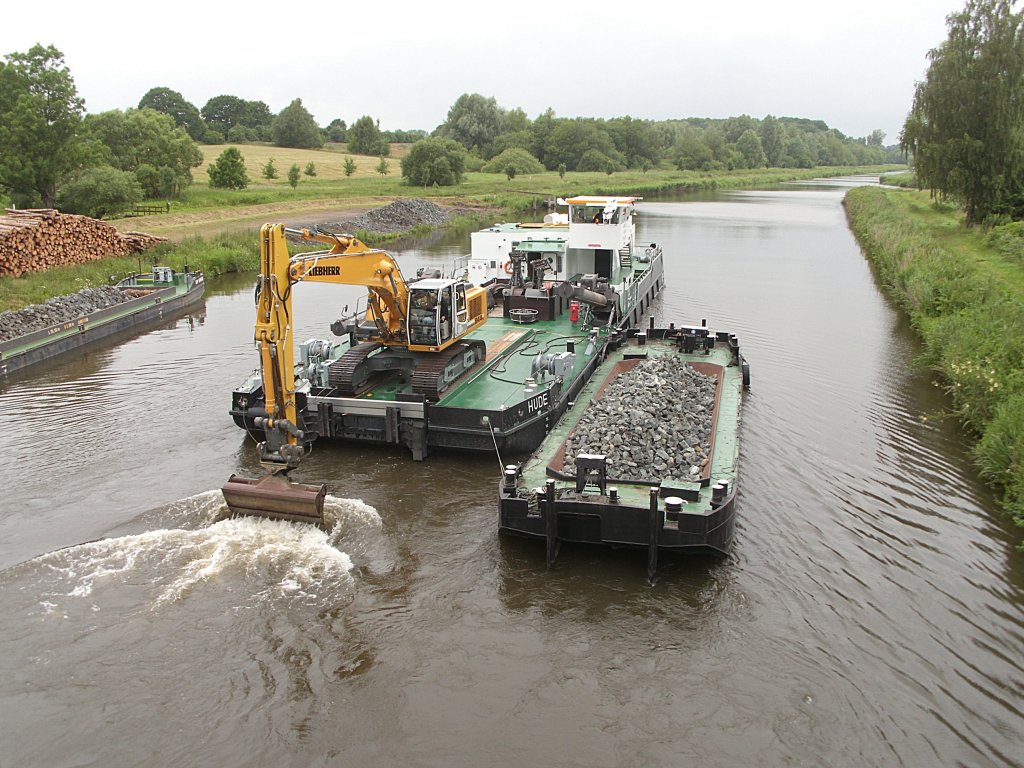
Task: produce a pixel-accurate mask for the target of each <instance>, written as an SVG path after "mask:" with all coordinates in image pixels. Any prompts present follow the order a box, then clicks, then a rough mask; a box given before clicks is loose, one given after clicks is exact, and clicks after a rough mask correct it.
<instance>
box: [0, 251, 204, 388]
mask: <svg viewBox="0 0 1024 768" xmlns="http://www.w3.org/2000/svg"><path fill="white" fill-rule="evenodd" d="M204 286H205V283H204V281H203V274H202V273H201V272H190V271H188V268H187V267H186V270H185V271H184V272H177V271H175V270H174V269H172V268H170V267H153V270H152V272H149V273H146V274H135V275H129V276H128V277H126V278H124V279H123V280H121V281H120V282H118V283H117V284H116V285H108V286H102V287H100V288H87V289H85V290H83V291H79V292H78V293H75V294H72V295H70V296H58V297H56V298H53V299H49V300H47V301H46V302H44V303H42V304H35V305H33V306H30V307H25V308H24V309H19V310H14V311H8V312H3V313H0V377H4V376H6V375H8V374H10V373H13V372H15V371H17V370H20V369H22V368H25V367H26V366H29V365H33V364H35V363H40V362H42V361H44V360H50V359H52V358H55V357H57V356H59V355H64V354H66V353H69V352H73V351H75V350H82V349H85V348H87V347H91V346H93V345H95V344H97V343H100V342H103V341H106V340H109V339H110V338H111V337H113V336H115V335H117V334H124V333H130V332H133V331H136V332H137V331H141V330H144V329H146V328H150V327H152V326H153V325H155V324H157V323H159V322H162V321H165V320H167V319H170V318H174V317H176V316H178V315H180V314H181V313H183V312H185V311H187V310H188V309H191V308H193V307H195V306H196V305H198V304H199V303H200V302H202V300H203V290H204Z"/></svg>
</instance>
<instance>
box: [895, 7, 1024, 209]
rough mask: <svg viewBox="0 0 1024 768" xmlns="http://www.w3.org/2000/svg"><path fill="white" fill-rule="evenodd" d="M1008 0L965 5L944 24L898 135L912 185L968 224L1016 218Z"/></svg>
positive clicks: (1018, 48)
mask: <svg viewBox="0 0 1024 768" xmlns="http://www.w3.org/2000/svg"><path fill="white" fill-rule="evenodd" d="M1012 5H1013V4H1012V3H1011V2H1009V0H968V3H967V5H966V6H965V7H964V10H963V11H961V12H959V13H953V14H950V15H949V16H948V17H947V18H946V25H947V27H948V28H949V39H948V40H946V41H945V42H944V43H942V44H941V45H940V46H938V47H937V48H934V49H932V50H931V51H929V53H928V58H929V60H930V62H931V63H930V64H929V66H928V72H927V73H926V75H925V79H924V80H923V81H922V82H919V83H918V84H917V87H916V89H915V92H914V103H913V107H912V109H911V111H910V114H909V115H908V116H907V120H906V122H905V123H904V125H903V131H902V133H901V134H900V147H901V148H902V149H903V151H904V152H905V153H907V154H909V155H911V156H912V157H913V162H914V167H915V170H916V172H917V179H918V183H919V184H920V185H921V186H922V187H927V188H928V189H930V190H931V192H932V195H933V196H936V197H938V198H939V199H951V200H955V201H958V202H961V203H962V204H963V206H964V211H965V222H966V224H967V225H968V226H970V225H972V224H975V223H977V222H980V221H983V220H984V219H985V218H986V217H987V216H988V215H989V214H991V213H1011V214H1015V215H1016V216H1020V215H1021V214H1024V206H1022V202H1024V200H1022V197H1021V193H1022V191H1024V187H1022V183H1021V180H1020V175H1021V171H1022V170H1024V163H1022V159H1024V137H1022V130H1024V39H1022V14H1021V13H1015V12H1014V11H1013V8H1012Z"/></svg>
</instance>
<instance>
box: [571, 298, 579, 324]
mask: <svg viewBox="0 0 1024 768" xmlns="http://www.w3.org/2000/svg"><path fill="white" fill-rule="evenodd" d="M579 319H580V303H579V302H578V301H570V302H569V320H571V321H572V324H573V325H576V322H577V321H578V320H579Z"/></svg>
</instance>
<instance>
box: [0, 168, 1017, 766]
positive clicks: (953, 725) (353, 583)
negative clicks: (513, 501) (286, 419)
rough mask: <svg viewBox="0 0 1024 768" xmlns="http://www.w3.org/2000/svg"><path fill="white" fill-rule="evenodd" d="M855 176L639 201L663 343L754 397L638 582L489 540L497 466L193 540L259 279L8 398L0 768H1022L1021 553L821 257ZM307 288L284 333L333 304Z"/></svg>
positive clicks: (874, 309)
mask: <svg viewBox="0 0 1024 768" xmlns="http://www.w3.org/2000/svg"><path fill="white" fill-rule="evenodd" d="M857 183H862V182H861V181H859V180H856V179H845V180H833V181H829V182H817V183H809V184H802V185H794V186H790V187H786V188H784V189H781V190H777V191H765V192H729V193H718V194H713V195H705V196H701V197H698V198H693V197H690V198H680V199H679V200H661V201H657V202H652V201H647V202H644V203H643V204H642V205H641V207H640V238H641V240H642V241H652V240H653V241H656V242H659V243H661V244H663V245H664V246H665V252H666V254H667V263H666V277H667V282H668V286H667V288H666V290H665V292H664V293H663V295H662V297H661V298H660V299H659V300H658V301H657V302H656V304H655V306H654V313H655V315H657V317H658V318H659V319H664V320H665V321H666V322H667V321H669V320H674V321H679V322H692V321H695V320H698V319H700V318H707V319H708V323H709V325H711V326H712V327H713V328H715V329H722V330H729V331H732V332H734V333H736V334H737V335H738V336H739V338H740V341H741V344H742V348H743V351H744V353H745V354H746V356H747V358H748V360H749V361H750V362H751V366H752V373H753V388H752V390H751V392H750V394H749V397H748V398H747V400H746V404H745V411H744V423H743V432H742V439H743V443H742V455H741V481H740V497H739V517H738V534H737V539H736V542H735V548H734V550H733V552H732V553H731V555H730V556H728V557H726V558H724V559H714V558H707V559H706V558H700V559H672V558H668V557H663V558H661V564H660V565H661V567H660V573H659V579H658V581H657V583H656V584H655V585H654V586H653V587H651V586H648V585H647V583H646V579H645V563H646V560H645V555H644V554H643V553H640V554H636V553H622V552H608V551H604V550H599V549H588V548H563V552H562V555H561V557H560V560H559V562H558V564H557V565H556V567H555V568H554V569H552V570H550V571H549V570H547V569H546V567H545V564H544V552H543V547H542V546H540V545H538V544H536V543H532V542H522V541H518V540H507V539H503V538H499V536H498V535H497V532H496V500H495V485H496V483H497V479H498V468H499V462H498V460H497V458H496V457H494V456H463V455H457V454H449V455H438V456H432V457H431V458H430V459H429V460H428V461H427V462H423V463H414V462H412V461H411V459H410V458H409V457H408V456H407V455H404V454H403V453H401V452H400V451H397V450H384V449H380V450H378V449H367V448H357V447H350V446H340V447H327V446H323V447H321V446H318V447H317V448H316V450H315V451H314V453H313V454H312V455H311V456H310V457H309V459H308V460H307V461H306V462H305V463H304V464H303V466H302V468H301V469H300V473H299V474H300V476H299V477H298V479H304V480H310V481H312V480H317V481H326V482H327V483H328V484H329V487H330V488H331V492H332V494H333V495H332V496H331V497H330V498H329V500H328V509H329V512H330V515H331V519H332V520H334V521H336V524H335V525H334V527H333V529H332V530H331V532H330V533H325V532H322V531H319V530H316V529H311V528H308V527H304V526H299V525H293V524H288V523H279V522H271V521H260V520H236V521H225V522H219V523H212V522H211V521H212V520H213V519H214V517H215V516H216V515H217V514H218V512H219V511H220V507H221V501H220V498H219V494H218V491H217V489H218V488H219V487H220V485H221V484H222V483H223V482H224V480H225V479H226V478H227V476H228V475H229V474H230V473H231V472H235V471H241V472H249V473H251V472H255V468H256V454H255V449H254V447H253V445H252V443H251V441H249V440H248V439H247V438H246V436H245V435H244V434H243V433H242V432H240V431H239V430H238V429H237V428H236V427H235V426H234V424H233V423H232V422H231V420H230V418H229V417H228V416H227V407H228V401H229V397H228V396H229V393H230V390H231V389H232V387H233V386H234V385H235V384H236V383H238V382H239V381H240V380H241V379H242V378H243V377H244V376H245V375H246V374H247V373H248V372H249V371H250V370H251V368H252V367H253V366H254V365H255V364H256V359H255V356H254V352H253V350H252V345H251V341H250V339H251V330H250V328H251V323H252V319H253V318H252V313H253V308H252V290H251V286H252V277H251V276H241V277H231V278H225V279H220V280H216V281H212V282H211V285H210V290H209V292H208V298H207V300H206V306H205V312H203V313H197V314H195V315H193V316H192V317H191V318H189V319H187V320H186V319H183V320H180V321H178V322H175V323H172V324H169V325H168V326H167V327H165V328H162V329H159V330H156V331H153V332H151V333H148V334H145V335H143V336H140V337H137V338H135V339H132V340H130V341H127V342H125V343H123V344H120V345H118V346H115V347H112V348H109V349H107V350H105V351H102V352H96V353H92V354H90V355H89V356H87V357H85V358H78V359H76V360H74V361H72V362H68V363H63V364H57V365H50V366H47V367H44V368H41V369H38V370H36V371H34V372H32V373H31V375H27V374H26V375H22V376H19V377H15V378H13V379H11V380H10V381H8V382H7V383H5V384H0V424H2V425H3V427H2V432H0V448H2V451H0V454H2V455H3V456H4V457H5V459H6V460H5V461H4V462H3V464H2V465H0V481H2V482H0V487H2V488H3V493H4V496H3V500H2V501H0V568H2V569H3V570H0V613H2V615H3V622H2V624H0V670H2V675H0V767H2V768H14V767H15V766H17V767H19V768H21V767H22V766H46V767H47V768H51V767H54V766H104V767H107V766H137V765H140V764H143V763H145V764H149V765H160V766H163V765H167V766H170V765H174V766H181V765H218V766H223V767H225V768H227V767H228V766H255V765H268V766H269V765H273V766H321V765H322V766H364V765H375V766H439V767H441V766H443V767H444V768H452V767H454V766H481V765H517V766H533V765H545V766H576V765H579V766H584V765H585V766H639V765H644V766H685V765H698V764H699V765H702V766H737V765H751V766H752V765H758V766H779V765H807V766H838V765H851V766H852V765H857V766H928V767H932V766H953V765H963V766H1013V765H1021V764H1024V740H1022V734H1024V674H1022V672H1024V663H1022V654H1021V649H1022V648H1024V615H1022V608H1021V606H1022V602H1024V601H1022V598H1024V555H1022V554H1021V553H1018V552H1016V551H1015V549H1014V546H1015V544H1016V543H1017V541H1018V540H1019V538H1020V531H1019V530H1016V531H1015V530H1014V529H1013V528H1012V526H1010V525H1009V524H1008V523H1007V522H1006V520H1005V518H1004V517H1002V516H1001V514H1000V513H999V512H998V510H997V506H996V504H995V502H994V499H993V497H992V496H991V494H990V493H989V492H988V491H986V490H985V489H984V488H983V487H982V486H980V485H979V484H978V483H977V482H976V481H975V480H974V477H973V474H974V473H973V471H972V467H971V464H970V457H969V449H968V446H967V445H966V444H965V442H964V440H963V438H962V437H961V436H960V434H959V432H958V430H957V428H956V425H955V424H952V423H950V422H949V420H947V419H944V418H943V411H944V408H945V407H946V405H947V403H946V401H945V399H944V396H943V394H942V392H941V391H939V390H938V389H936V388H935V387H934V386H932V384H931V383H930V380H929V376H928V375H927V372H922V371H920V370H917V369H915V368H914V366H913V361H914V358H915V356H916V355H917V353H918V351H919V350H918V347H917V344H916V342H915V341H914V338H913V336H912V334H911V333H910V332H909V330H908V328H907V327H906V325H905V323H904V322H903V321H902V319H901V318H900V316H899V314H898V313H897V312H896V311H895V310H894V308H893V307H892V306H891V304H890V303H889V302H888V301H887V300H886V299H885V298H884V297H883V296H882V295H881V294H880V293H879V291H878V289H877V288H876V286H875V283H874V280H873V277H872V274H871V270H870V268H869V266H868V265H867V263H866V262H865V260H864V259H863V257H862V256H861V254H860V253H859V251H858V249H857V246H856V243H855V242H854V240H853V237H852V236H851V234H850V233H849V231H848V230H847V228H846V225H845V220H844V217H843V212H842V208H841V205H840V202H841V199H842V195H843V194H844V193H845V191H846V189H847V188H849V186H851V185H854V184H857ZM467 245H468V236H467V235H466V233H450V234H446V235H443V236H441V237H439V238H434V239H432V240H431V241H429V242H426V241H425V242H419V243H416V244H414V245H412V246H410V247H408V248H405V249H401V250H399V251H398V254H399V259H400V261H401V263H402V265H403V268H405V269H406V270H407V271H410V270H413V269H415V267H416V266H423V265H427V266H432V265H441V264H443V263H445V262H446V261H447V260H448V259H449V258H450V257H452V256H454V255H458V254H461V253H462V252H463V251H464V250H465V249H466V247H467ZM303 289H304V290H305V289H310V290H309V291H308V292H307V293H306V295H305V297H300V298H299V299H298V308H297V310H296V315H297V319H296V323H297V325H298V326H299V329H300V330H299V332H298V333H297V336H298V337H299V338H305V337H308V336H313V335H323V331H322V328H323V327H324V325H325V324H326V323H328V322H329V321H330V320H331V319H333V318H334V317H335V316H336V315H337V314H338V311H339V309H340V306H341V304H344V303H351V302H353V301H354V300H355V297H356V296H357V294H358V293H359V292H358V291H356V290H353V291H352V292H345V291H344V290H339V289H335V290H332V289H330V288H329V287H324V286H303ZM321 289H323V290H321ZM505 458H506V460H507V459H508V457H505ZM83 542H85V543H83Z"/></svg>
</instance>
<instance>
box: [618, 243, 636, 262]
mask: <svg viewBox="0 0 1024 768" xmlns="http://www.w3.org/2000/svg"><path fill="white" fill-rule="evenodd" d="M619 266H621V267H632V266H633V247H632V246H631V245H627V246H625V247H624V248H619Z"/></svg>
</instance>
